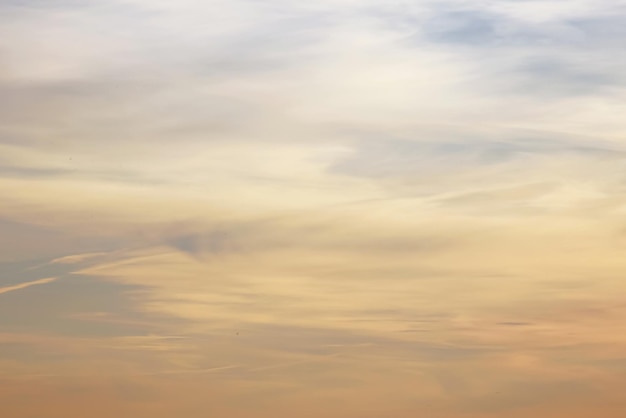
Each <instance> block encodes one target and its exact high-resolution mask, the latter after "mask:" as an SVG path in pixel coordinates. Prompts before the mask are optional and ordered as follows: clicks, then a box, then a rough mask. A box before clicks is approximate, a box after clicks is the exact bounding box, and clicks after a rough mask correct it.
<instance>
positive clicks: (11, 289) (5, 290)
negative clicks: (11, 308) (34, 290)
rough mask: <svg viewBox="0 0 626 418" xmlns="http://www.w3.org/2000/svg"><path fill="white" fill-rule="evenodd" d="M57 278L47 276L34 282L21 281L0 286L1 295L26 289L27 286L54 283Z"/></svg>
mask: <svg viewBox="0 0 626 418" xmlns="http://www.w3.org/2000/svg"><path fill="white" fill-rule="evenodd" d="M56 280H57V278H56V277H50V278H47V279H39V280H34V281H32V282H27V283H20V284H17V285H14V286H6V287H0V295H1V294H4V293H9V292H14V291H16V290H21V289H26V288H29V287H31V286H37V285H40V284H47V283H52V282H54V281H56Z"/></svg>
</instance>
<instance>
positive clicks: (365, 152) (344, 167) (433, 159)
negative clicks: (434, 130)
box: [329, 138, 626, 178]
mask: <svg viewBox="0 0 626 418" xmlns="http://www.w3.org/2000/svg"><path fill="white" fill-rule="evenodd" d="M541 155H544V156H550V155H554V156H556V155H561V156H564V155H580V156H586V157H590V158H609V159H615V158H624V157H625V156H626V152H625V151H622V150H619V149H613V148H608V147H607V148H603V147H602V146H597V145H586V144H576V143H574V142H573V141H560V140H550V139H532V138H524V139H517V140H511V141H496V140H481V139H477V138H467V139H464V140H458V141H447V142H446V141H411V140H402V139H380V140H367V141H363V142H361V143H358V144H357V146H356V147H355V149H354V153H353V154H352V155H350V156H348V157H345V158H343V159H341V160H338V161H336V162H335V163H334V164H332V165H331V166H330V167H329V170H330V171H331V172H333V173H339V174H347V175H354V176H360V177H374V178H393V177H407V176H416V175H433V174H436V173H447V172H449V170H452V171H460V170H464V169H469V168H475V167H479V166H485V165H494V164H501V163H505V162H510V161H512V160H515V159H523V158H527V157H529V156H541Z"/></svg>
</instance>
